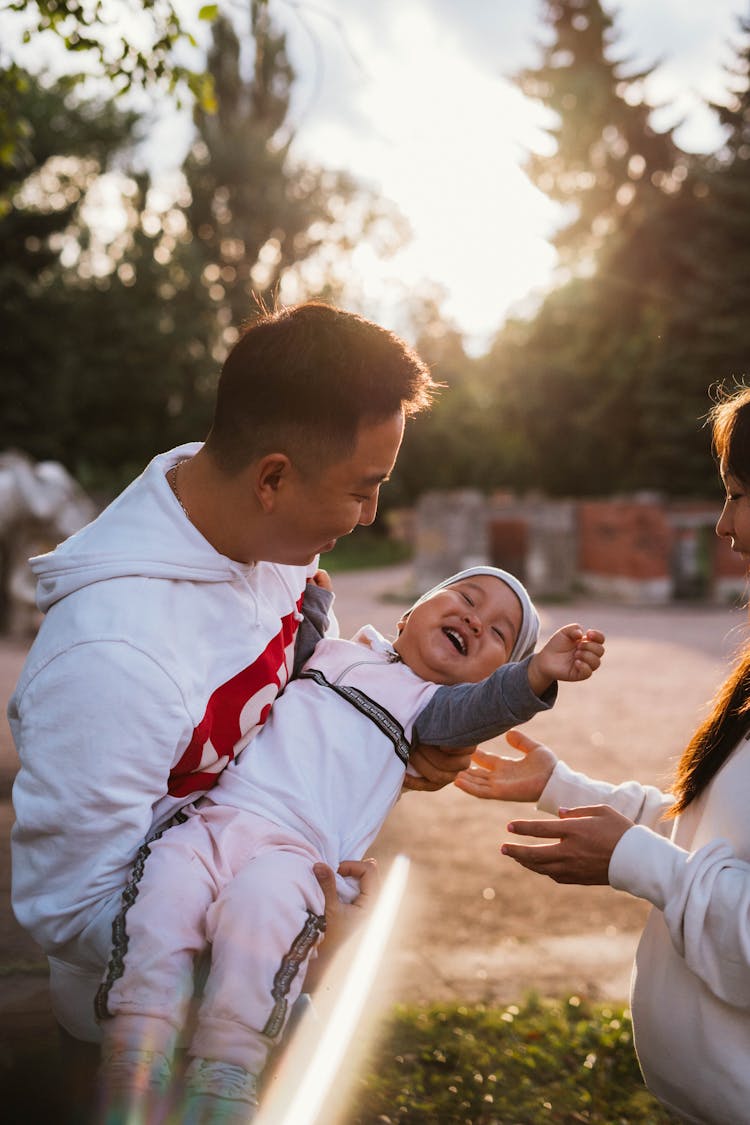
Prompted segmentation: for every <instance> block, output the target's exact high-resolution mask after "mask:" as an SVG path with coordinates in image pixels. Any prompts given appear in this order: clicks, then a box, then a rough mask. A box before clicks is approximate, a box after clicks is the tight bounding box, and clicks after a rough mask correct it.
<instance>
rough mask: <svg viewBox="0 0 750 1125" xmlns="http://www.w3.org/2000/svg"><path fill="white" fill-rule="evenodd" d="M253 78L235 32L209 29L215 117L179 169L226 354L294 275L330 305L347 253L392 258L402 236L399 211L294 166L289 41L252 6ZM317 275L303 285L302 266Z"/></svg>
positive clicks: (226, 27) (345, 181) (336, 179)
mask: <svg viewBox="0 0 750 1125" xmlns="http://www.w3.org/2000/svg"><path fill="white" fill-rule="evenodd" d="M252 32H253V40H252V43H253V63H254V65H253V73H252V77H251V78H250V79H249V80H247V79H245V78H243V76H242V69H241V51H240V43H239V39H238V36H237V32H236V31H235V29H234V27H233V25H232V24H231V23H230V22H229V21H228V20H226V19H223V18H220V19H218V20H217V21H216V22H215V24H214V25H213V45H212V48H211V50H210V52H209V58H208V69H209V73H210V75H211V77H212V80H213V85H214V89H215V93H216V112H215V113H211V114H209V113H206V112H205V110H203V109H202V108H201V107H200V106H198V107H197V108H196V111H195V121H196V130H197V140H196V143H195V144H194V146H193V148H192V150H191V152H190V154H189V156H188V158H187V160H186V162H185V165H184V172H185V177H186V180H187V184H188V187H189V190H190V195H191V202H190V204H189V206H188V208H187V216H188V221H189V224H190V229H191V231H192V233H193V238H194V250H195V253H196V258H195V264H194V268H196V269H197V270H198V271H199V273H200V275H201V276H202V277H203V279H204V282H205V284H206V286H207V288H208V292H209V294H210V296H211V298H212V300H213V301H214V302H215V304H216V307H217V314H218V316H219V318H220V320H221V321H222V323H223V325H224V327H225V330H226V332H225V344H226V343H231V341H232V340H233V339H234V338H235V336H236V332H237V330H238V328H239V326H240V325H241V324H242V323H243V322H245V321H247V320H248V319H250V318H251V317H252V315H253V313H254V311H257V301H258V300H260V301H261V302H266V303H269V304H272V303H273V300H274V296H275V294H276V291H277V289H278V288H279V286H280V285H282V283H283V282H284V281H285V280H287V281H288V279H289V277H290V275H291V274H292V273H294V272H296V273H297V275H298V281H299V284H298V286H297V290H298V295H300V296H309V295H310V294H311V293H312V294H314V295H323V296H327V297H329V298H333V297H335V296H336V295H337V291H338V289H339V287H340V283H341V276H340V272H339V273H338V275H337V262H338V264H342V263H343V262H344V261H345V256H346V254H347V253H348V252H349V251H350V250H351V249H352V248H353V246H354V245H356V243H357V242H358V241H360V240H361V239H363V238H367V237H370V238H375V239H377V240H379V246H380V249H381V251H386V252H388V251H390V250H393V249H395V248H396V247H397V246H398V245H399V243H400V242H401V241H402V239H403V237H404V235H405V227H404V224H403V221H402V220H401V219H400V217H399V215H398V214H397V212H396V211H395V209H394V208H393V207H391V206H389V205H388V204H386V203H384V202H382V201H381V200H380V199H378V198H376V197H375V196H374V195H372V194H371V193H370V192H368V190H367V189H366V188H365V187H364V186H363V185H362V184H360V183H358V182H357V181H356V180H355V179H354V178H353V177H352V176H350V175H348V174H345V173H341V172H336V171H330V170H326V169H322V168H318V167H314V166H312V165H311V164H309V163H305V162H303V161H301V160H299V159H295V157H294V155H293V151H292V145H293V139H294V135H293V130H292V129H291V128H290V125H289V121H288V114H289V103H290V97H291V91H292V85H293V82H294V72H293V69H292V67H291V64H290V63H289V60H288V58H287V54H286V48H285V37H284V35H283V34H281V33H278V32H276V31H275V30H274V28H273V26H272V24H271V21H270V17H269V15H268V11H267V8H266V6H265V5H253V20H252ZM313 262H315V263H316V266H317V276H314V277H313V278H312V280H310V277H304V276H301V275H300V269H301V267H302V266H303V264H304V265H307V266H309V265H311V264H312V263H313Z"/></svg>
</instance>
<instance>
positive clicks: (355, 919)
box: [305, 859, 380, 990]
mask: <svg viewBox="0 0 750 1125" xmlns="http://www.w3.org/2000/svg"><path fill="white" fill-rule="evenodd" d="M313 872H314V873H315V878H316V879H317V880H318V883H319V884H320V887H321V890H322V891H323V897H324V899H325V915H326V930H325V935H324V937H323V940H322V941H321V942H319V944H318V955H317V957H316V958H314V959H313V960H312V961H311V962H310V964H309V967H308V971H307V976H306V977H305V988H306V989H307V990H310V989H312V988H315V987H316V986H317V985H318V984H319V982H320V979H321V977H322V976H323V974H324V973H325V972H326V970H327V969H328V967H329V965H330V963H331V961H332V960H333V958H334V956H335V955H336V953H337V952H338V951H339V949H341V947H342V946H343V945H345V944H346V942H347V941H348V940H349V938H350V937H352V935H353V934H355V933H356V932H357V930H358V929H359V927H360V926H361V925H362V923H363V922H364V921H365V920H366V919H367V915H368V914H369V912H370V910H371V908H372V906H373V904H374V903H375V901H376V899H377V897H378V893H379V891H380V872H379V870H378V865H377V863H376V861H375V860H374V859H363V860H353V859H346V860H344V861H343V862H342V863H340V864H339V875H343V876H344V877H345V878H347V877H350V878H354V879H358V880H359V894H358V895H357V897H356V898H355V900H354V902H352V903H345V902H342V901H341V899H340V898H339V896H338V892H337V890H336V876H335V874H334V872H333V869H332V868H331V867H329V866H328V865H327V864H325V863H316V864H315V866H314V867H313Z"/></svg>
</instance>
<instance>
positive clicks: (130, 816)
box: [8, 444, 316, 1040]
mask: <svg viewBox="0 0 750 1125" xmlns="http://www.w3.org/2000/svg"><path fill="white" fill-rule="evenodd" d="M198 448H199V446H198V445H197V444H190V445H186V446H182V447H180V448H178V449H175V450H172V451H170V452H169V453H165V454H162V455H160V456H158V457H156V458H155V459H154V460H153V461H152V462H151V463H150V465H149V466H148V467H147V468H146V470H145V471H144V473H143V474H142V475H141V476H140V477H139V478H138V479H137V480H136V481H134V482H133V483H132V484H131V485H130V486H129V488H127V489H126V490H125V492H123V493H122V495H121V496H119V497H118V498H117V499H116V500H115V501H114V502H113V503H112V504H111V505H110V506H109V507H108V508H107V509H106V510H105V511H104V512H103V513H102V514H101V515H100V516H99V517H98V518H97V519H96V520H94V522H93V523H91V524H89V525H88V526H87V527H85V528H83V529H82V530H81V531H79V532H78V533H76V534H75V535H73V536H72V537H71V538H70V539H68V540H66V542H65V543H63V544H62V545H61V546H59V547H58V548H57V549H56V550H55V551H53V552H51V553H50V554H48V555H42V556H40V557H39V558H36V559H34V560H32V566H33V569H34V571H35V573H36V575H37V578H38V580H39V584H38V592H37V599H38V603H39V607H40V609H42V610H43V611H44V612H45V613H46V617H45V620H44V622H43V624H42V627H41V629H40V631H39V634H38V636H37V638H36V640H35V642H34V645H33V646H32V649H31V651H30V653H29V656H28V658H27V660H26V664H25V666H24V669H23V672H22V674H21V678H20V680H19V682H18V685H17V687H16V691H15V693H14V695H13V697H12V699H11V701H10V704H9V708H8V716H9V719H10V724H11V729H12V731H13V737H14V739H15V743H16V748H17V750H18V755H19V758H20V760H21V768H20V771H19V773H18V776H17V778H16V782H15V785H14V789H13V801H14V806H15V812H16V823H15V826H14V828H13V833H12V854H13V908H14V910H15V913H16V916H17V918H18V920H19V922H20V923H21V925H22V926H24V927H25V928H26V929H27V930H29V932H30V933H31V934H32V936H33V937H34V938H35V940H36V941H38V942H39V944H40V945H41V946H42V948H43V949H44V951H45V952H46V953H47V954H48V956H49V958H50V981H51V993H52V1005H53V1010H54V1011H55V1014H56V1016H57V1018H58V1019H59V1020H60V1022H61V1023H62V1024H63V1026H64V1027H66V1028H67V1029H68V1031H70V1032H71V1033H72V1034H73V1035H76V1036H79V1037H81V1038H85V1039H92V1040H93V1039H96V1038H98V1029H97V1028H96V1024H95V1023H94V1020H93V995H94V993H95V991H96V987H97V984H98V981H99V978H100V976H101V973H102V971H103V968H104V966H105V964H106V959H107V956H108V953H109V948H110V944H111V936H112V935H111V923H112V919H113V917H114V916H115V914H116V913H117V909H118V907H119V899H120V895H121V892H122V889H123V887H124V885H125V882H126V878H127V875H128V873H129V868H130V866H131V864H132V861H133V857H134V855H135V853H136V851H137V850H138V848H139V846H140V845H141V844H142V843H143V841H144V839H145V838H147V837H148V836H150V835H151V834H152V833H153V832H154V831H155V830H156V829H157V828H158V827H159V825H160V824H162V823H164V822H165V821H166V820H167V819H168V818H169V817H170V816H171V815H172V814H173V813H174V812H175V811H176V809H178V808H179V807H181V806H182V805H184V804H186V803H188V802H189V801H191V800H194V799H195V798H196V797H197V796H198V795H199V794H200V793H203V792H205V791H206V790H207V789H209V788H210V787H211V786H212V785H213V784H214V782H215V780H216V778H217V776H218V774H219V773H220V772H221V770H222V769H223V768H224V766H225V765H226V764H227V763H228V762H229V761H231V760H232V758H233V757H234V756H236V754H237V753H238V752H239V751H240V750H241V749H242V748H243V747H244V746H245V745H246V744H247V742H248V741H249V740H250V738H251V737H252V736H253V734H254V733H255V732H256V731H257V730H258V728H259V726H260V725H261V724H262V723H263V722H264V721H265V719H266V716H267V714H268V711H269V709H270V706H271V703H272V702H273V700H274V699H275V697H276V695H277V694H278V692H279V691H280V690H281V688H282V687H283V686H284V684H285V683H286V681H287V679H288V675H289V670H290V669H291V667H292V658H293V651H294V637H295V633H296V631H297V627H298V624H299V621H300V619H301V614H300V612H299V607H300V605H301V602H302V597H303V594H304V588H305V584H306V580H307V578H308V576H309V575H311V574H312V573H314V571H315V567H316V564H311V565H310V566H309V567H291V566H280V565H276V564H272V563H265V562H260V563H256V564H249V565H243V564H240V563H236V562H233V561H232V560H230V559H228V558H226V557H224V556H223V555H220V554H218V553H217V552H216V551H215V550H214V548H213V547H211V545H210V544H209V543H208V542H207V541H206V540H205V539H204V538H203V536H202V535H201V534H200V532H198V531H197V530H196V528H195V527H193V525H192V524H191V523H190V522H189V521H188V519H187V518H186V517H185V514H184V512H183V511H182V510H181V508H180V506H179V504H178V502H177V500H176V499H175V497H174V495H173V493H172V490H171V489H170V487H169V484H168V482H167V481H166V479H165V473H166V472H167V470H168V469H169V468H170V467H171V466H172V465H174V464H176V463H177V462H178V461H180V460H183V459H184V458H186V457H190V456H192V455H193V454H194V453H195V452H196V451H197V449H198Z"/></svg>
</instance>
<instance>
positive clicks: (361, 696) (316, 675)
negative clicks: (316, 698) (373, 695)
mask: <svg viewBox="0 0 750 1125" xmlns="http://www.w3.org/2000/svg"><path fill="white" fill-rule="evenodd" d="M297 679H298V680H314V681H315V683H316V684H320V686H321V687H327V688H330V689H331V691H335V692H336V694H337V695H340V696H341V697H342V699H345V700H346V701H347V703H351V705H352V707H356V708H357V710H358V711H359V712H361V714H363V715H365V716H366V717H367V718H368V719H370V721H371V722H373V723H375V726H376V727H379V728H380V730H381V731H382V732H383V734H384V735H385V736H386V737H387V738H389V739H390V740H391V742H392V743H393V749H394V750H395V751H396V754H397V755H398V757H399V758H400V760H401V761H402V762H403V764H404V765H405V766H406V765H407V764H408V762H409V750H410V746H409V743H408V742H407V741H406V735H405V734H404V728H403V727H402V726H401V723H400V722H399V721H398V719H394V717H393V715H392V714H391V713H390V711H386V709H385V707H381V706H380V704H379V703H376V702H375V700H374V699H370V697H369V695H365V693H364V692H363V691H360V690H359V688H355V687H347V686H346V685H345V684H332V683H330V682H329V681H328V680H327V679H326V678H325V676H324V675H323V673H322V672H319V671H318V669H317V668H309V669H308V671H307V672H300V674H299V676H298V677H297Z"/></svg>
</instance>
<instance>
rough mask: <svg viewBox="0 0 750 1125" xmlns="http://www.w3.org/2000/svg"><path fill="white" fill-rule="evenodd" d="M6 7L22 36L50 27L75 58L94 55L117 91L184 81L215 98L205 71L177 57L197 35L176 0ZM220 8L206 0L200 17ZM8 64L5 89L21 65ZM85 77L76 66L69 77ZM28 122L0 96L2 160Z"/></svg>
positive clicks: (17, 1)
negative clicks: (180, 47) (188, 26)
mask: <svg viewBox="0 0 750 1125" xmlns="http://www.w3.org/2000/svg"><path fill="white" fill-rule="evenodd" d="M4 11H5V12H13V13H15V15H16V16H17V17H18V20H17V24H18V28H19V38H20V39H21V40H22V41H23V42H25V43H28V42H30V41H31V39H32V38H33V37H35V36H38V35H40V34H42V33H45V32H46V33H48V34H50V35H54V36H56V37H57V39H58V40H59V41H60V43H61V44H62V45H63V46H64V48H65V50H66V51H67V52H68V55H69V57H70V58H71V59H75V60H76V61H83V59H84V58H86V59H87V60H93V63H94V68H93V69H94V73H96V74H98V75H100V76H102V77H104V78H105V79H106V80H108V82H109V83H110V84H111V87H112V92H113V94H123V93H126V92H127V91H128V90H130V89H131V88H133V87H139V86H140V87H164V88H166V89H167V90H169V91H170V92H172V91H174V90H175V89H179V88H180V87H183V86H184V87H186V88H187V89H188V90H190V92H191V93H192V94H193V95H194V96H195V97H196V98H197V99H198V100H199V101H200V102H202V103H203V104H204V105H206V106H209V105H210V104H211V86H210V82H209V81H208V80H207V77H206V76H205V75H204V74H200V73H198V72H197V71H193V70H190V69H189V68H187V67H185V66H183V65H181V64H180V63H178V62H177V61H176V60H175V57H174V53H175V48H176V47H177V46H178V45H180V44H182V43H185V42H188V43H194V39H193V37H192V35H191V34H190V33H189V32H188V31H186V30H185V28H184V26H183V24H182V23H181V21H180V17H179V15H178V13H177V9H176V8H175V5H174V4H173V3H172V0H9V2H8V3H6V4H5V5H4ZM216 11H217V5H216V4H208V5H204V7H203V8H201V9H200V12H199V13H198V18H199V19H213V18H214V17H215V15H216ZM4 69H5V70H6V74H5V79H4V82H5V86H6V89H7V88H8V82H9V80H10V82H11V83H12V81H13V79H14V77H15V76H16V75H18V76H19V77H20V71H18V70H16V69H15V68H13V67H12V66H7V64H5V67H4ZM89 69H91V68H90V67H89ZM82 77H83V73H82V72H78V71H77V72H75V73H73V74H72V75H70V77H69V81H73V82H77V81H78V80H79V79H81V78H82ZM24 128H25V126H24V122H23V120H19V119H18V118H16V117H15V116H14V114H13V113H12V112H9V110H8V108H7V107H6V105H4V103H3V100H0V165H2V164H4V163H7V162H9V161H10V160H11V159H12V156H13V152H14V149H15V147H16V145H17V144H18V143H19V142H21V141H22V140H23V136H24Z"/></svg>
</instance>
